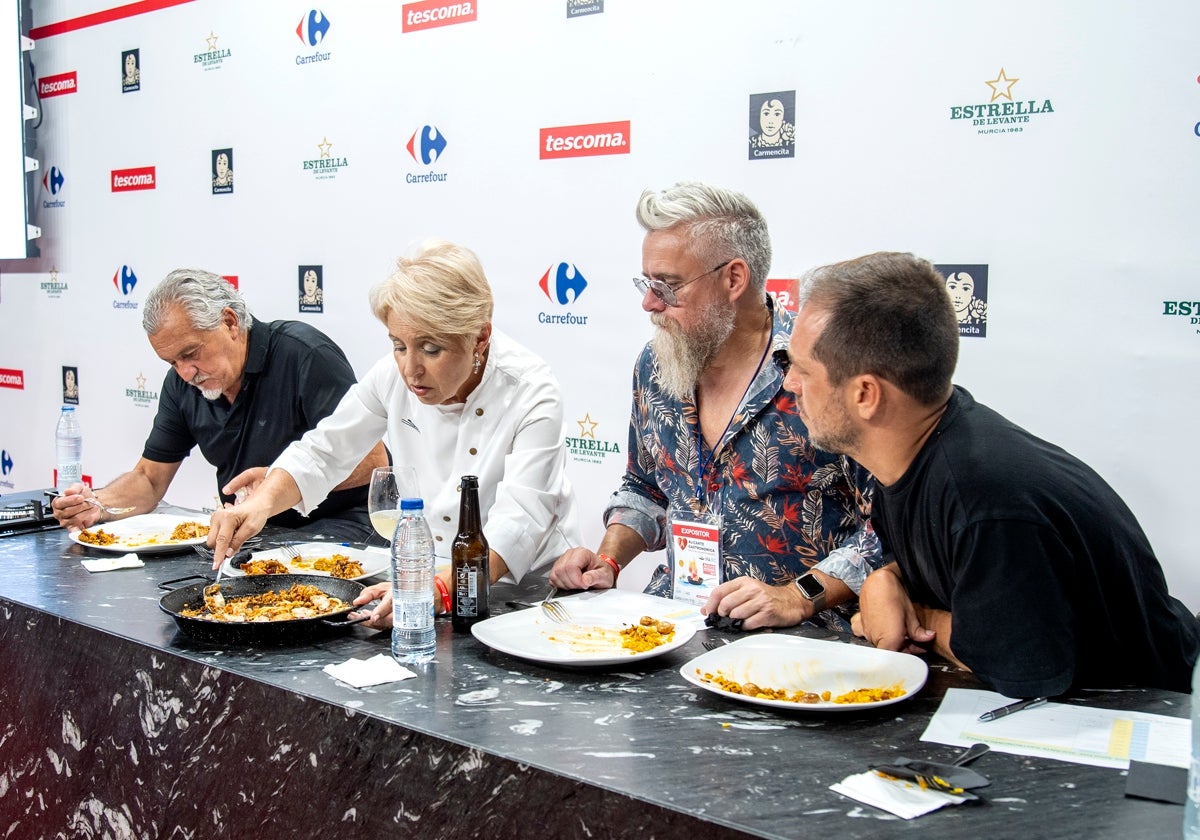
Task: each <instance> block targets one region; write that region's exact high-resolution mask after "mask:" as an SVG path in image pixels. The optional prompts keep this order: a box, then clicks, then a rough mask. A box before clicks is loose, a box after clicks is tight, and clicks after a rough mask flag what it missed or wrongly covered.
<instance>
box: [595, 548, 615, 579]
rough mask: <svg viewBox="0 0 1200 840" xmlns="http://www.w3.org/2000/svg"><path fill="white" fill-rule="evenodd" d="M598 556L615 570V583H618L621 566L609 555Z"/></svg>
mask: <svg viewBox="0 0 1200 840" xmlns="http://www.w3.org/2000/svg"><path fill="white" fill-rule="evenodd" d="M596 556H597V557H599V558H600V559H601V560H603V561H604V562H605V563H607V564H608V565H609V567H610V568H611V569H612V570H613V583H616V582H617V578H618V577H620V575H621V564H620V563H618V562H617V561H616V560H614V559H612V558H611V557H609V556H608V555H607V554H597V555H596Z"/></svg>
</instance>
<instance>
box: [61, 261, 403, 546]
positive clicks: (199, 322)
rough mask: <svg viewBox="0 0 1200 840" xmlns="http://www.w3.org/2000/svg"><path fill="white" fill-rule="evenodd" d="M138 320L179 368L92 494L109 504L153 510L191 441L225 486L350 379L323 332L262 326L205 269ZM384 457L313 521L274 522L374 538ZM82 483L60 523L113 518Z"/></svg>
mask: <svg viewBox="0 0 1200 840" xmlns="http://www.w3.org/2000/svg"><path fill="white" fill-rule="evenodd" d="M142 326H143V327H144V328H145V330H146V334H147V335H148V337H149V339H150V344H151V346H152V347H153V348H154V352H155V353H156V354H158V356H159V358H161V359H162V360H163V361H165V362H167V363H168V364H169V365H171V367H172V368H173V371H172V372H170V373H168V374H167V376H166V378H165V379H164V380H163V385H162V391H161V392H160V394H159V402H158V414H157V415H156V416H155V418H154V426H153V428H152V429H151V431H150V436H149V437H148V438H147V439H146V444H145V447H144V448H143V451H142V457H141V458H140V459H139V460H138V462H137V464H136V465H135V466H134V468H133V469H132V470H131V471H129V472H127V473H125V474H123V475H121V476H119V477H117V478H116V479H114V480H113V481H111V482H109V484H108V485H107V486H105V487H104V488H103V489H102V490H100V491H98V492H97V493H96V494H95V498H98V499H99V500H100V501H101V503H102V504H104V505H106V506H109V507H127V506H128V507H133V508H134V512H135V513H147V512H149V511H152V510H153V509H154V508H155V506H156V505H157V504H158V503H159V501H161V500H162V498H163V496H164V495H165V494H166V491H167V488H168V487H169V486H170V484H171V480H172V479H173V478H174V477H175V473H176V472H177V471H178V470H179V466H180V464H181V463H182V462H183V459H184V458H185V457H187V455H188V454H189V453H190V452H191V450H192V448H193V447H195V446H199V447H200V452H201V453H202V454H203V455H204V457H205V459H206V460H207V461H208V462H209V463H210V464H212V465H213V466H214V467H216V470H217V487H218V489H219V490H220V491H221V496H220V498H221V501H222V502H223V503H233V502H234V501H235V497H234V496H232V495H230V494H227V493H225V492H224V487H225V486H226V485H227V484H228V483H229V481H230V480H231V479H233V478H234V477H235V476H237V475H239V474H240V473H242V472H243V471H244V470H247V469H252V468H256V467H261V468H262V470H263V473H264V474H265V472H266V468H265V465H267V464H270V463H272V462H273V461H274V460H275V458H276V457H278V455H279V454H280V453H281V452H282V451H283V450H284V449H285V448H287V446H288V444H290V443H291V442H292V441H294V440H297V439H299V438H300V437H301V436H303V435H304V433H305V432H306V431H308V430H309V429H311V428H312V427H313V426H315V425H317V423H318V422H319V421H320V420H321V419H323V418H324V417H325V416H326V415H328V414H330V413H332V412H333V409H334V408H335V407H336V406H337V404H338V402H339V401H340V400H341V398H342V396H343V395H345V393H346V391H347V390H349V388H350V386H351V385H353V384H354V382H355V377H354V370H353V369H352V368H351V367H350V363H349V362H348V361H347V360H346V356H345V354H343V353H342V351H341V349H340V348H339V347H338V346H337V345H336V344H334V343H333V341H332V340H330V339H329V338H328V337H327V336H325V335H324V334H323V333H321V332H320V331H319V330H317V329H315V328H313V327H311V326H309V325H308V324H304V323H300V322H296V321H271V322H263V321H255V320H254V318H253V316H251V314H250V312H249V310H248V309H247V307H246V302H245V300H243V298H242V296H241V295H240V294H239V293H238V292H237V290H236V289H234V288H233V286H232V285H230V284H229V282H228V281H226V280H225V279H224V278H223V277H221V276H219V275H216V274H212V273H211V272H207V271H196V270H186V269H181V270H178V271H173V272H171V273H170V274H168V275H167V277H166V278H165V279H164V280H163V281H162V282H161V283H160V284H159V285H158V286H157V287H155V288H154V290H153V291H151V292H150V294H149V296H148V297H147V298H146V302H145V304H144V306H143V316H142ZM386 464H387V453H386V451H385V450H384V448H383V444H382V443H380V444H378V445H377V446H376V447H375V449H374V450H372V452H371V453H370V454H369V455H368V456H367V457H366V458H365V459H364V460H363V462H362V463H361V464H359V466H358V467H357V468H356V470H355V471H354V473H353V474H352V475H350V477H349V478H347V479H346V480H345V481H344V482H342V483H341V484H339V485H338V486H337V487H336V488H335V489H334V490H333V491H331V492H330V494H329V496H328V497H327V498H326V499H325V501H324V502H322V503H321V505H320V506H319V507H317V508H316V510H314V511H313V512H312V514H311V515H310V516H307V517H305V516H302V515H301V514H300V513H298V512H297V511H294V510H288V511H284V512H283V513H281V514H279V515H278V516H275V517H273V518H272V519H271V522H272V523H273V524H276V525H281V526H283V527H289V528H294V529H298V530H302V531H308V532H310V533H314V534H320V535H322V536H326V537H331V538H337V539H344V540H366V539H368V538H370V536H371V535H372V534H373V533H374V530H373V529H372V528H371V524H370V519H369V517H368V514H367V488H368V485H369V484H370V480H371V470H372V469H373V468H374V467H377V466H384V465H386ZM90 496H92V493H91V491H89V490H87V488H84V487H83V486H82V485H77V486H76V487H75V488H73V489H72V490H68V491H67V492H66V493H65V494H64V495H63V496H62V497H61V498H58V499H55V500H54V504H53V510H54V515H55V518H56V519H58V521H59V522H60V523H62V524H63V525H66V526H68V527H79V528H86V527H89V526H91V525H94V524H96V523H97V522H100V521H104V519H105V515H104V514H103V513H102V512H101V511H100V510H99V509H98V508H97V507H95V506H94V505H90V504H87V503H86V502H84V501H82V498H81V497H90Z"/></svg>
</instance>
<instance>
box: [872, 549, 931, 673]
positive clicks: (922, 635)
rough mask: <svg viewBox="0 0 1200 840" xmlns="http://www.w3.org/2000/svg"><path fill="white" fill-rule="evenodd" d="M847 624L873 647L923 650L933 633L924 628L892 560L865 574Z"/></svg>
mask: <svg viewBox="0 0 1200 840" xmlns="http://www.w3.org/2000/svg"><path fill="white" fill-rule="evenodd" d="M858 604H859V610H860V611H859V614H858V615H857V616H855V617H854V621H853V622H851V627H852V629H853V630H854V633H855V635H858V636H861V637H862V638H864V639H866V640H867V641H868V642H870V643H871V644H873V645H874V646H875V647H877V648H882V649H884V650H898V651H902V652H904V653H926V652H927V651H928V650H929V646H930V644H931V643H932V642H933V639H934V636H935V635H936V634H935V633H934V631H933V630H931V629H929V628H927V627H925V626H923V625H922V623H921V619H920V617H919V616H918V614H917V609H916V608H915V607H914V606H913V602H912V599H911V598H909V597H908V591H907V590H906V589H905V588H904V581H903V580H901V579H900V573H899V570H898V569H897V568H896V565H895V564H894V563H893V564H891V565H888V566H884V567H883V568H882V569H877V570H876V571H874V572H872V573H871V574H869V575H867V579H866V581H865V582H864V583H863V587H862V591H861V592H860V593H859V594H858Z"/></svg>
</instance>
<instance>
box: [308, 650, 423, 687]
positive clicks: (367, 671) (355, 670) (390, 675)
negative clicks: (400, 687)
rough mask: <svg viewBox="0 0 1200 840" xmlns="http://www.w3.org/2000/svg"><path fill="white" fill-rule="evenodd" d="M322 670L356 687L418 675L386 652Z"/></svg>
mask: <svg viewBox="0 0 1200 840" xmlns="http://www.w3.org/2000/svg"><path fill="white" fill-rule="evenodd" d="M321 670H323V671H324V672H325V673H326V674H329V676H331V677H333V678H334V679H335V680H340V681H341V682H344V683H346V684H347V685H351V686H354V687H355V688H366V687H368V686H372V685H382V684H383V683H390V682H396V681H397V680H407V679H410V678H412V677H415V676H416V674H415V673H413V672H412V671H410V670H408V669H407V668H405V667H404V666H403V665H401V664H400V663H399V662H397V661H396V660H395V659H392V657H390V656H388V655H387V654H386V653H381V654H379V655H378V656H372V657H371V658H370V659H347V660H346V661H345V662H341V663H338V664H335V665H326V666H325V667H324V668H322V669H321Z"/></svg>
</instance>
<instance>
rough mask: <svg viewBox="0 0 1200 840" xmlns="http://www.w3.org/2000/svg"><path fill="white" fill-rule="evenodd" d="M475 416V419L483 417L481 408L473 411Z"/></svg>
mask: <svg viewBox="0 0 1200 840" xmlns="http://www.w3.org/2000/svg"><path fill="white" fill-rule="evenodd" d="M475 416H476V417H482V416H483V409H482V408H477V409H475Z"/></svg>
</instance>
